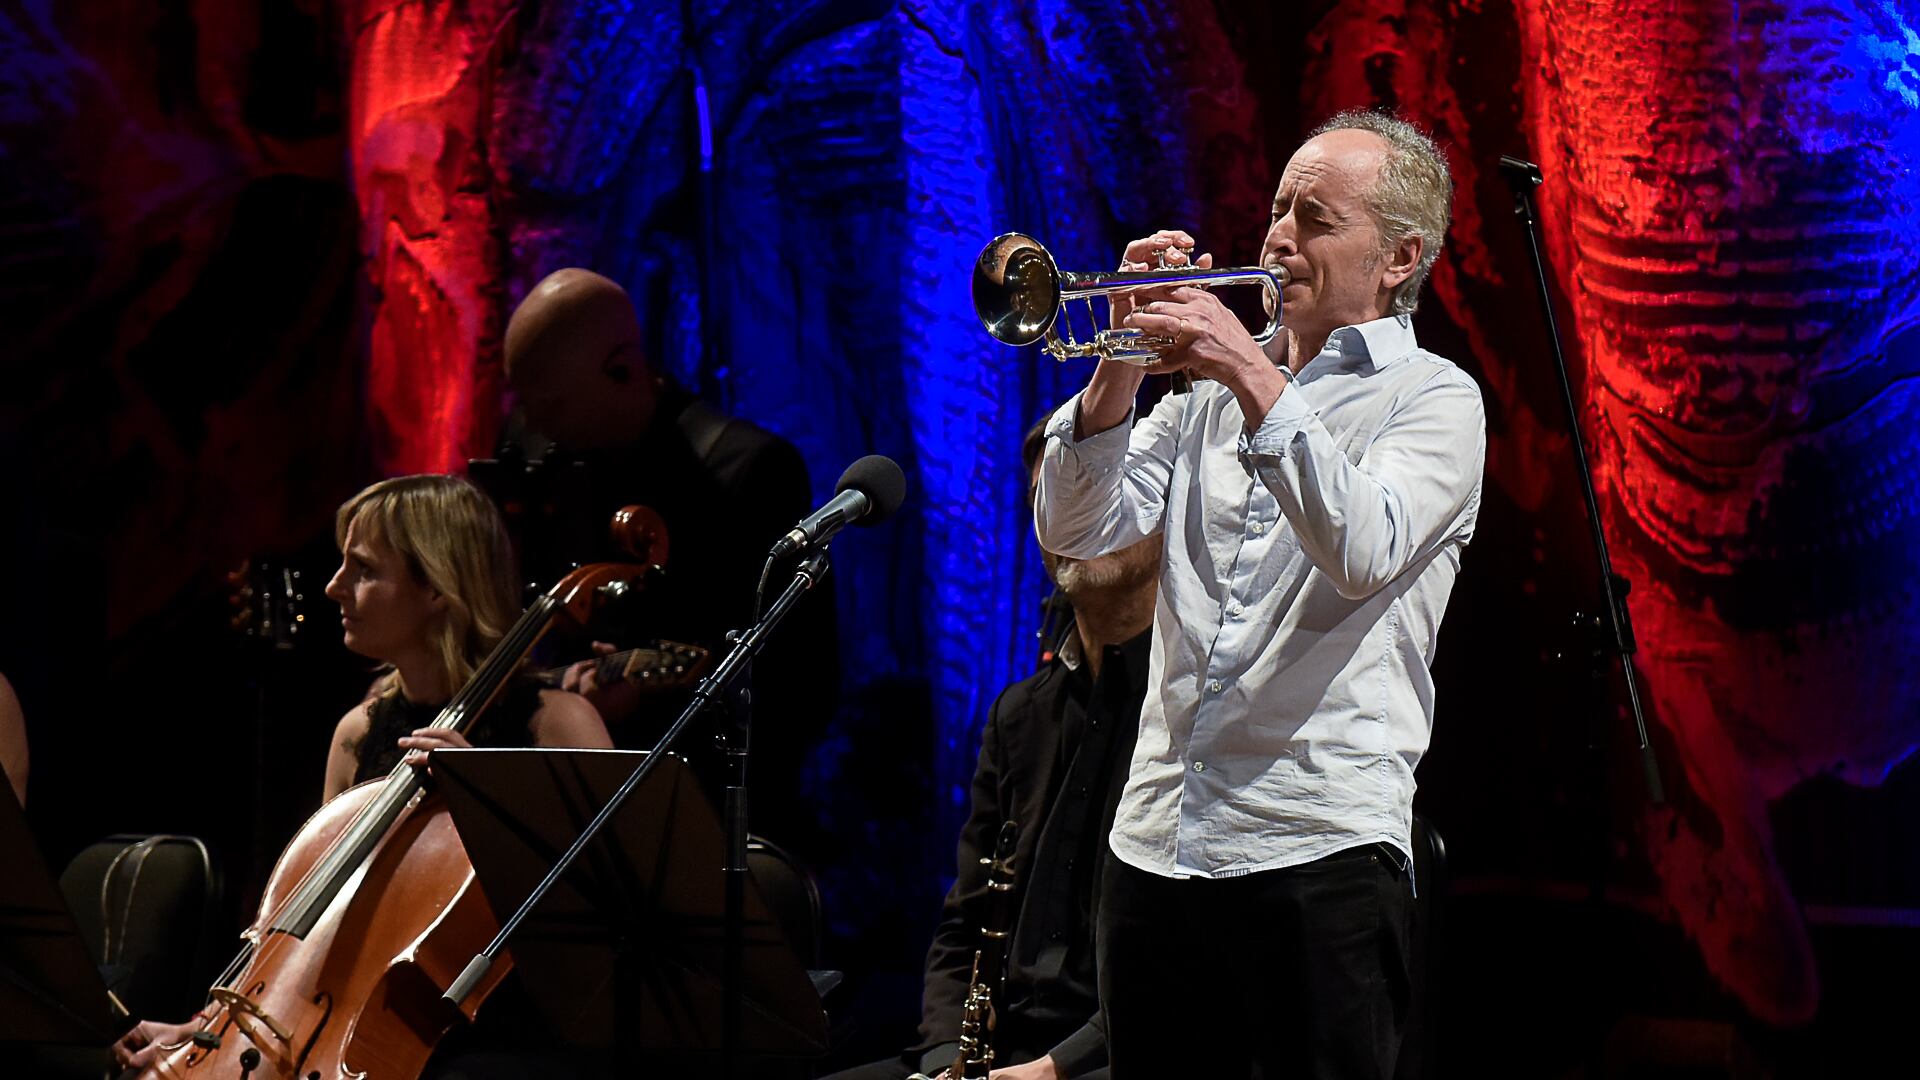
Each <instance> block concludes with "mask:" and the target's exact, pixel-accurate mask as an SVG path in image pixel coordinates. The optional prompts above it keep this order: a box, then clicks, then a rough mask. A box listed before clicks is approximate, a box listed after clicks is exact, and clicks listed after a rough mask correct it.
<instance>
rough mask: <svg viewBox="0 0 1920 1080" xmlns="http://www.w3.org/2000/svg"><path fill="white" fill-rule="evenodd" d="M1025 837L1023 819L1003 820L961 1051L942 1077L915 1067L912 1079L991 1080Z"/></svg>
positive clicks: (990, 868) (965, 1006)
mask: <svg viewBox="0 0 1920 1080" xmlns="http://www.w3.org/2000/svg"><path fill="white" fill-rule="evenodd" d="M1019 838H1020V826H1019V824H1018V823H1017V822H1012V821H1009V822H1006V823H1004V824H1002V825H1001V826H1000V838H999V840H997V841H996V842H995V844H994V851H993V855H992V856H990V857H989V856H982V857H981V859H980V861H981V862H982V863H984V864H986V867H987V895H986V900H985V904H986V918H985V919H984V920H983V922H982V924H981V927H980V947H979V948H977V949H975V950H974V951H973V976H972V978H970V979H969V980H968V982H967V996H966V999H965V1000H964V1001H963V1002H962V1003H961V1005H960V1052H959V1054H957V1055H956V1056H955V1057H954V1059H953V1064H951V1065H949V1066H947V1067H946V1068H945V1069H943V1070H941V1072H940V1073H939V1075H938V1076H937V1077H934V1076H928V1075H926V1074H925V1073H914V1074H913V1075H912V1076H910V1077H908V1078H907V1080H986V1077H987V1074H988V1073H990V1072H992V1071H993V1029H994V1026H995V1021H996V1017H995V1015H994V1011H993V996H994V994H995V993H996V992H998V991H999V989H1000V988H1001V986H1003V985H1004V984H1005V983H1006V981H1007V944H1008V942H1009V941H1010V940H1011V939H1012V937H1013V930H1012V926H1013V849H1014V844H1015V842H1016V841H1018V840H1019Z"/></svg>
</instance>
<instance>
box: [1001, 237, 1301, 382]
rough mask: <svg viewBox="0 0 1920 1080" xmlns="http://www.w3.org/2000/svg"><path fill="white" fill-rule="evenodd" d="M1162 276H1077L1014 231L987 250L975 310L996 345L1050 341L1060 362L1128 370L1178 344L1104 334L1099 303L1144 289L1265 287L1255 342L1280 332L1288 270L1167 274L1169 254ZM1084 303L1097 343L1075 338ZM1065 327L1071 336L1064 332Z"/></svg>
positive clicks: (1126, 333)
mask: <svg viewBox="0 0 1920 1080" xmlns="http://www.w3.org/2000/svg"><path fill="white" fill-rule="evenodd" d="M1161 266H1162V268H1161V269H1159V270H1116V271H1110V272H1101V273H1091V274H1075V273H1067V272H1063V271H1062V270H1061V269H1060V267H1059V264H1057V263H1055V262H1054V260H1053V256H1052V255H1051V254H1049V253H1048V252H1047V249H1046V248H1045V247H1044V246H1042V245H1041V243H1040V241H1038V240H1035V239H1034V238H1033V237H1031V236H1028V235H1026V234H1025V233H1017V232H1010V233H1006V234H1004V235H1001V236H996V237H994V239H993V241H992V242H991V243H989V244H988V245H987V246H986V247H985V248H983V249H981V252H980V259H979V261H978V262H976V263H975V264H974V267H973V311H974V314H976V315H978V316H980V325H981V326H984V327H986V330H987V333H989V334H992V335H993V336H994V338H995V339H996V340H999V341H1003V342H1005V343H1007V344H1008V345H1031V344H1033V343H1034V342H1036V341H1040V340H1041V339H1043V338H1044V339H1045V341H1046V344H1044V345H1042V346H1041V348H1043V349H1044V350H1046V353H1047V355H1048V356H1051V357H1053V358H1054V359H1055V360H1066V359H1068V358H1070V357H1086V356H1097V357H1099V358H1100V359H1102V360H1118V361H1120V362H1121V363H1123V364H1135V365H1139V366H1141V367H1145V366H1146V365H1148V364H1155V363H1158V362H1160V360H1161V359H1162V358H1163V357H1162V355H1161V354H1162V352H1163V351H1164V350H1166V349H1168V348H1170V347H1172V345H1173V340H1172V339H1171V338H1163V337H1156V336H1154V335H1152V334H1148V333H1145V332H1143V331H1141V330H1137V329H1134V328H1132V327H1120V328H1117V329H1108V330H1102V329H1100V328H1099V322H1098V316H1097V315H1095V314H1094V310H1093V298H1094V297H1096V296H1112V295H1113V294H1115V293H1125V292H1132V291H1135V290H1138V289H1166V288H1171V287H1174V286H1178V285H1191V286H1194V287H1196V288H1202V289H1205V288H1212V287H1213V286H1216V285H1259V286H1260V287H1261V288H1262V289H1263V290H1264V292H1265V297H1264V299H1265V301H1266V309H1267V325H1266V326H1265V327H1264V328H1263V329H1262V330H1261V331H1260V332H1259V333H1257V334H1255V335H1254V337H1253V340H1254V341H1256V342H1258V343H1259V344H1261V345H1265V344H1266V343H1267V342H1269V341H1271V340H1273V335H1275V334H1277V333H1279V332H1280V290H1281V289H1282V288H1284V287H1285V286H1286V284H1287V272H1286V270H1285V269H1284V268H1282V267H1276V268H1274V269H1272V270H1268V269H1266V268H1264V267H1259V266H1237V267H1229V268H1226V269H1218V270H1202V269H1199V268H1197V267H1168V266H1166V265H1165V253H1164V252H1163V253H1162V256H1161ZM1073 300H1082V301H1085V302H1086V305H1087V318H1088V321H1089V322H1090V323H1091V324H1092V325H1093V328H1094V332H1093V337H1092V340H1090V341H1085V342H1082V341H1080V340H1079V339H1077V338H1075V337H1074V336H1073V318H1072V316H1071V315H1069V314H1068V310H1067V304H1068V302H1070V301H1073ZM1062 323H1065V324H1066V331H1067V333H1066V337H1065V338H1064V339H1063V338H1062V337H1061V336H1060V325H1061V324H1062Z"/></svg>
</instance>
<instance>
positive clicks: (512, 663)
mask: <svg viewBox="0 0 1920 1080" xmlns="http://www.w3.org/2000/svg"><path fill="white" fill-rule="evenodd" d="M556 609H557V605H556V604H555V603H554V602H553V601H552V600H551V598H549V597H546V596H542V597H540V598H538V599H537V600H535V601H534V602H533V603H532V604H530V605H529V606H528V608H527V610H526V611H525V612H523V613H522V614H521V616H520V618H519V619H518V620H516V621H515V623H514V625H513V626H512V627H511V628H509V629H508V631H507V633H506V634H505V635H504V636H503V637H502V638H501V640H500V642H499V644H497V645H495V646H494V648H493V650H492V651H490V652H489V653H488V655H487V658H486V659H485V660H483V661H482V662H481V665H480V670H479V671H477V672H476V673H475V674H474V676H473V677H472V678H470V679H469V680H468V681H467V684H466V685H465V686H463V687H461V688H460V691H459V692H458V693H456V694H455V695H454V698H453V700H451V701H449V702H448V703H447V706H446V707H445V708H444V709H442V710H441V711H440V714H439V715H438V716H437V717H435V718H434V722H433V724H431V725H429V726H432V727H441V728H448V727H459V728H460V729H461V730H463V731H464V730H465V728H467V727H470V726H471V723H472V721H473V720H475V719H477V718H478V710H477V709H475V708H473V704H474V699H475V698H476V697H480V696H481V694H482V693H483V692H484V694H485V698H483V699H482V700H485V699H486V698H491V697H492V696H493V693H494V692H495V691H497V689H498V688H499V687H498V685H497V684H503V683H504V681H505V676H506V675H507V674H510V673H511V671H512V669H513V668H516V667H518V666H519V664H520V663H521V661H522V659H523V658H524V656H525V653H526V651H527V650H529V649H531V648H532V647H533V645H534V643H535V642H537V641H538V640H539V639H540V638H541V637H542V636H544V635H545V633H546V631H547V629H548V627H549V625H550V623H551V619H552V617H553V615H554V614H555V612H556ZM419 787H420V785H419V783H418V776H417V774H416V773H415V771H414V769H413V766H411V765H408V764H407V763H406V760H405V758H404V757H403V758H402V759H401V761H400V762H399V763H397V764H396V765H395V766H394V767H393V770H392V771H391V772H389V773H388V774H387V779H386V781H385V783H384V784H383V786H382V789H381V791H380V792H379V793H378V794H377V795H375V796H374V797H373V798H372V799H370V800H369V801H368V803H367V805H366V806H364V807H362V808H361V809H360V810H359V811H358V812H357V813H356V814H355V815H354V816H353V819H352V820H351V821H350V822H349V823H348V824H347V826H346V827H345V828H344V829H342V830H341V831H340V833H339V834H338V835H337V836H336V837H335V838H334V840H333V841H332V842H331V843H329V844H328V845H327V847H326V848H325V849H324V850H323V851H322V853H321V855H320V857H319V858H318V859H315V860H314V862H313V863H312V864H311V865H310V866H309V867H308V869H307V871H306V873H305V874H303V875H302V876H301V879H300V881H299V882H298V883H297V884H296V885H295V886H294V888H293V889H292V890H291V891H289V892H288V893H287V896H286V899H285V900H284V901H282V903H281V904H280V905H279V906H278V907H277V908H276V909H275V910H274V911H273V912H272V918H269V919H267V920H264V923H265V925H264V927H263V929H262V932H263V933H264V934H266V935H269V936H271V937H278V936H281V935H277V934H276V933H275V931H276V928H278V927H279V926H280V925H281V924H282V923H283V922H285V921H286V919H287V917H288V916H289V915H293V914H296V913H299V914H301V915H304V914H305V913H306V911H307V908H308V907H309V906H311V905H312V904H314V903H317V902H319V895H320V894H322V893H325V894H326V895H327V900H328V901H329V902H330V901H331V900H332V898H333V897H334V896H337V895H338V890H337V889H334V890H328V889H326V887H325V886H326V884H327V883H329V882H331V881H333V880H334V879H335V878H337V877H340V876H344V875H347V874H351V873H352V872H353V871H354V870H357V869H358V863H356V864H355V865H354V866H352V867H347V866H344V865H338V864H339V863H340V859H339V852H340V851H342V850H350V848H351V846H353V845H357V844H359V843H360V842H361V841H362V840H363V839H365V835H366V833H367V832H369V831H371V830H372V829H373V827H374V822H375V821H378V820H380V819H383V818H388V816H389V814H392V815H393V817H394V818H397V816H398V813H399V812H400V811H401V810H404V808H405V807H404V804H405V802H407V801H410V800H411V799H412V798H413V796H414V794H415V793H416V792H417V791H418V790H419ZM395 803H399V804H400V805H398V806H396V805H394V804H395ZM393 824H394V820H392V819H389V820H386V821H385V822H384V825H383V827H382V829H381V831H382V832H385V831H386V830H387V829H390V828H391V827H392V825H393ZM367 854H371V850H369V851H368V852H367ZM364 858H365V856H364V855H363V856H362V860H361V861H364ZM281 944H282V942H280V941H278V940H269V941H266V942H264V943H261V942H256V941H249V942H248V943H247V945H245V946H243V947H242V948H241V950H240V953H239V954H238V955H237V956H235V958H234V960H233V961H232V962H231V963H230V964H229V965H228V967H227V970H226V971H224V972H222V974H221V978H220V979H219V980H218V981H217V982H216V984H215V985H223V984H225V983H226V982H228V981H229V980H231V979H232V978H234V977H236V976H237V975H238V974H239V972H240V970H241V969H244V968H245V967H247V966H248V965H249V962H250V960H251V961H252V962H260V963H264V962H265V960H266V959H267V958H268V957H269V956H270V955H271V954H272V953H273V951H274V949H275V948H276V947H277V946H279V945H281ZM250 950H251V951H252V952H253V955H252V957H251V958H250V957H249V955H248V954H249V951H250Z"/></svg>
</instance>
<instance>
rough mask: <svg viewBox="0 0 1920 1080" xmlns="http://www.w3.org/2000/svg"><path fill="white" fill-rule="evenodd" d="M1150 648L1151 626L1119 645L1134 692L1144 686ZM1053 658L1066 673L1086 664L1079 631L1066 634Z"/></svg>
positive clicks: (1151, 639) (1151, 640) (1151, 645)
mask: <svg viewBox="0 0 1920 1080" xmlns="http://www.w3.org/2000/svg"><path fill="white" fill-rule="evenodd" d="M1152 648H1153V628H1152V627H1151V626H1149V627H1148V628H1147V629H1145V630H1142V631H1141V632H1139V633H1138V634H1135V635H1133V636H1132V637H1131V638H1128V639H1127V640H1126V641H1123V642H1121V643H1120V656H1121V658H1122V659H1123V660H1125V661H1126V665H1127V677H1128V681H1130V682H1132V683H1134V684H1136V685H1135V686H1134V689H1136V690H1139V689H1143V688H1144V687H1145V686H1146V681H1147V657H1148V654H1149V653H1150V652H1151V650H1152ZM1053 657H1054V659H1056V660H1058V661H1060V663H1061V664H1062V665H1063V666H1065V667H1066V669H1067V670H1068V671H1079V670H1080V669H1081V667H1083V666H1084V665H1085V664H1086V662H1087V657H1086V651H1085V649H1083V648H1082V646H1081V644H1080V633H1079V631H1077V630H1076V631H1073V632H1071V633H1069V634H1067V640H1065V641H1063V642H1061V643H1060V648H1059V649H1057V650H1055V651H1054V654H1053ZM1088 674H1092V672H1088Z"/></svg>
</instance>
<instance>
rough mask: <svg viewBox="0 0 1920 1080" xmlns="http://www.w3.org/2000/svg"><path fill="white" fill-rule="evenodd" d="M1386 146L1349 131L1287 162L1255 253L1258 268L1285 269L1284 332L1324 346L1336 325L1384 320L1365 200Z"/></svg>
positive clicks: (1382, 270)
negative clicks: (1271, 213)
mask: <svg viewBox="0 0 1920 1080" xmlns="http://www.w3.org/2000/svg"><path fill="white" fill-rule="evenodd" d="M1385 158H1386V142H1385V141H1384V140H1382V139H1381V138H1380V137H1379V136H1378V135H1375V134H1373V133H1371V132H1367V131H1355V130H1351V129H1347V130H1340V131H1329V132H1327V133H1326V134H1324V135H1319V136H1315V137H1314V138H1312V139H1309V140H1308V141H1307V143H1306V145H1304V146H1302V147H1301V148H1300V149H1299V151H1297V152H1296V153H1295V154H1294V155H1293V160H1291V161H1289V162H1287V169H1286V172H1284V173H1283V174H1281V177H1280V188H1279V190H1278V191H1277V192H1276V193H1275V194H1274V198H1273V216H1272V217H1271V218H1270V219H1268V222H1267V236H1266V239H1265V241H1264V242H1263V243H1262V244H1261V247H1260V265H1262V266H1265V267H1269V268H1271V267H1275V266H1282V267H1285V268H1286V270H1287V273H1288V275H1289V280H1288V282H1287V287H1286V289H1285V290H1284V291H1283V292H1282V293H1281V300H1282V302H1283V303H1284V304H1285V314H1284V320H1283V321H1284V322H1285V323H1286V325H1287V328H1288V329H1290V330H1292V331H1293V332H1294V333H1296V334H1298V335H1300V336H1301V337H1303V338H1306V339H1309V340H1324V339H1325V337H1326V336H1327V335H1328V334H1331V333H1332V332H1333V331H1335V330H1337V329H1339V328H1340V327H1342V326H1351V325H1354V324H1357V323H1363V322H1367V321H1369V320H1371V319H1377V318H1379V317H1381V316H1382V315H1384V314H1386V302H1387V301H1386V296H1385V293H1384V291H1383V285H1384V278H1385V275H1386V266H1385V264H1386V262H1387V260H1386V259H1385V258H1384V257H1383V252H1382V251H1381V242H1380V228H1379V225H1378V224H1377V223H1376V222H1375V220H1374V217H1373V213H1372V211H1370V210H1369V209H1368V208H1367V203H1366V193H1367V192H1368V191H1370V190H1372V188H1373V184H1374V181H1375V180H1376V179H1377V178H1378V177H1379V174H1380V166H1381V164H1382V163H1383V162H1384V160H1385Z"/></svg>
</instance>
